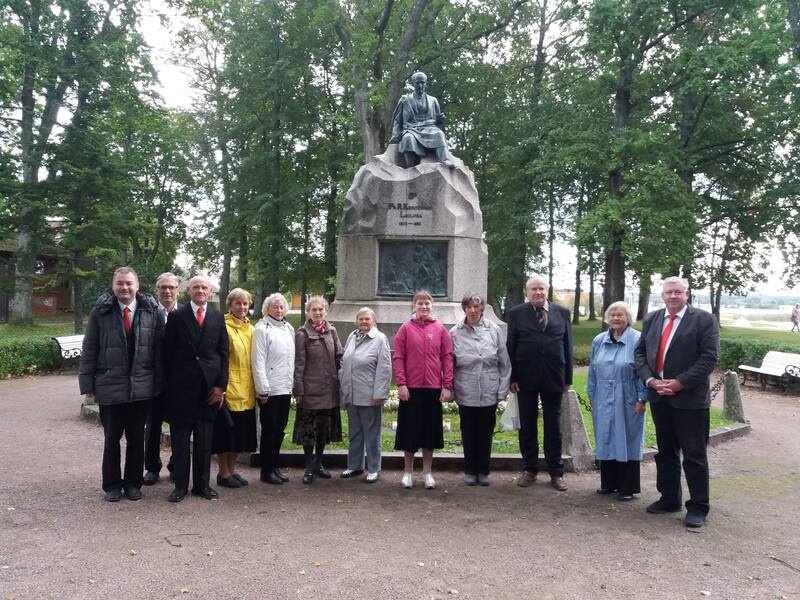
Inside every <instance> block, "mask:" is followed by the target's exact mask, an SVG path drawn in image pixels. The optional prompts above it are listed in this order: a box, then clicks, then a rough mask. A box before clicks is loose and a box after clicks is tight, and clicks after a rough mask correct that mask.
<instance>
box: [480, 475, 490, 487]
mask: <svg viewBox="0 0 800 600" xmlns="http://www.w3.org/2000/svg"><path fill="white" fill-rule="evenodd" d="M478 485H482V486H483V487H486V486H487V485H489V476H488V475H486V474H485V473H480V474H479V475H478Z"/></svg>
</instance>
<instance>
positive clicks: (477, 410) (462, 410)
mask: <svg viewBox="0 0 800 600" xmlns="http://www.w3.org/2000/svg"><path fill="white" fill-rule="evenodd" d="M458 414H459V416H460V417H461V443H462V445H463V446H464V473H467V474H469V475H488V474H489V458H490V457H491V455H492V433H494V424H495V421H496V418H497V405H496V404H492V405H491V406H461V405H459V407H458Z"/></svg>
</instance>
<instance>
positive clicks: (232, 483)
mask: <svg viewBox="0 0 800 600" xmlns="http://www.w3.org/2000/svg"><path fill="white" fill-rule="evenodd" d="M217 485H221V486H222V487H226V488H240V487H242V484H241V483H239V480H238V479H236V478H235V477H232V476H231V477H223V476H222V475H217Z"/></svg>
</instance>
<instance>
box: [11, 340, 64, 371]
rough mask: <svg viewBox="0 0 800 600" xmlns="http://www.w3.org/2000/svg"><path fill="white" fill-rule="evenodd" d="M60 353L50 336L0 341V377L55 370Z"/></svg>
mask: <svg viewBox="0 0 800 600" xmlns="http://www.w3.org/2000/svg"><path fill="white" fill-rule="evenodd" d="M60 366H61V354H60V353H59V352H58V348H57V346H56V343H55V342H54V341H53V340H51V339H50V338H46V337H33V338H28V339H10V340H3V341H0V377H2V378H6V377H9V376H11V375H32V374H34V373H44V372H48V371H55V370H57V369H58V368H59V367H60Z"/></svg>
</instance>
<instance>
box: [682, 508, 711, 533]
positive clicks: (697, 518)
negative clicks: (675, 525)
mask: <svg viewBox="0 0 800 600" xmlns="http://www.w3.org/2000/svg"><path fill="white" fill-rule="evenodd" d="M683 524H684V525H686V527H689V528H691V529H700V528H701V527H702V526H703V525H705V524H706V516H705V515H704V514H703V513H699V512H695V511H689V512H687V513H686V516H685V517H684V518H683Z"/></svg>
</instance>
